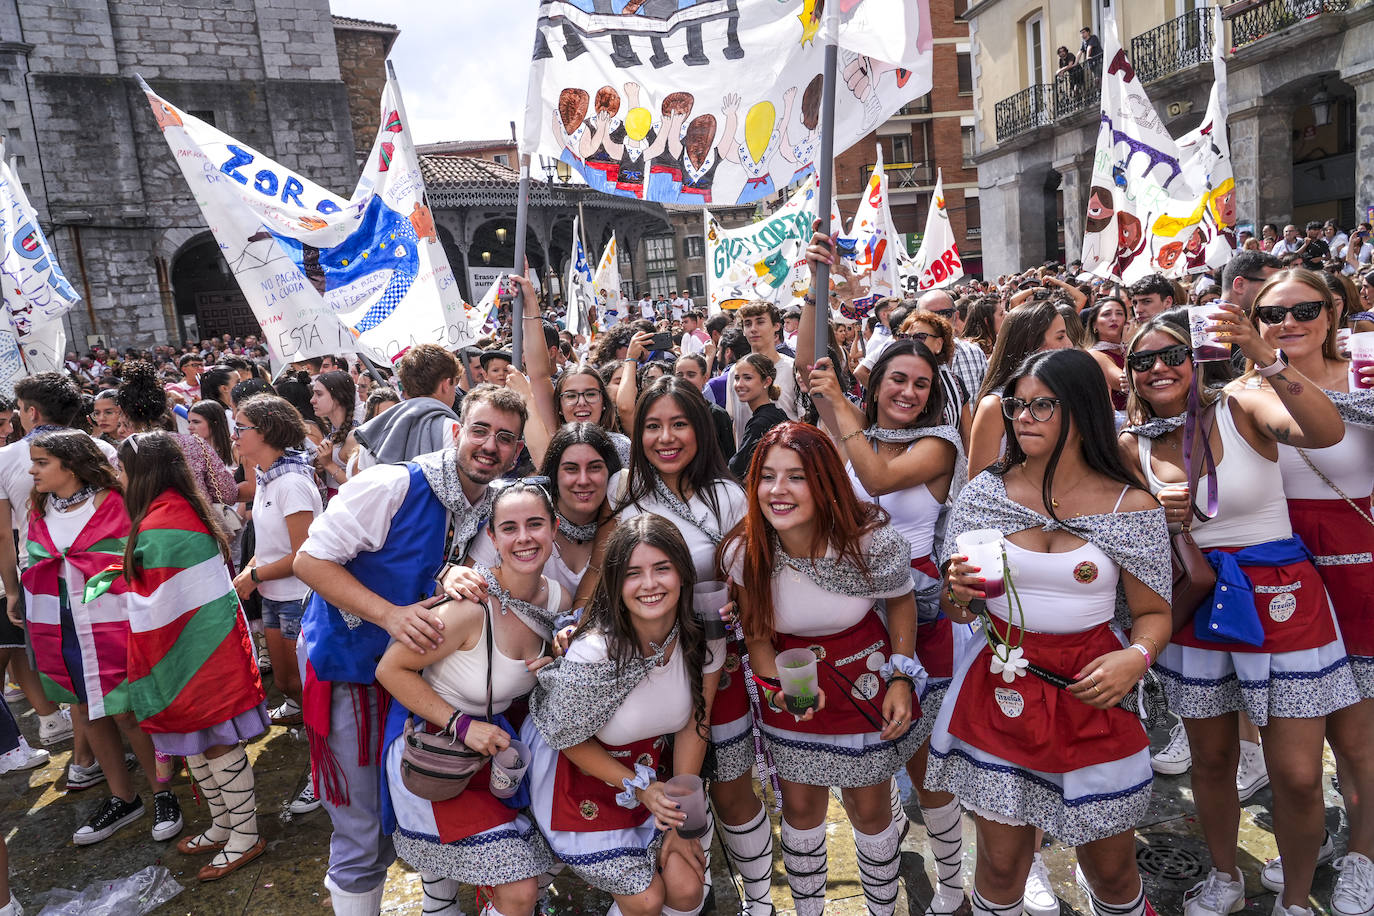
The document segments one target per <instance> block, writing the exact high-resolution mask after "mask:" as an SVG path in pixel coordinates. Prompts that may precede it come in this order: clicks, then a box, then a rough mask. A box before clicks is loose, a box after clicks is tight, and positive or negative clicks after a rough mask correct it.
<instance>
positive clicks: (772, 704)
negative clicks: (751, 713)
mask: <svg viewBox="0 0 1374 916" xmlns="http://www.w3.org/2000/svg"><path fill="white" fill-rule="evenodd" d="M781 692H782V691H781V690H773V689H771V688H765V689H764V691H763V702H764V703H766V704H768V708H769V709H771V710H773V712H778V713H780V712H782V711H783V708H782V707H781V706H779V705H778V704H777V702H776V700H777V699H778V694H779V693H781Z"/></svg>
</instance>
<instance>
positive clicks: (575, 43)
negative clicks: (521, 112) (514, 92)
mask: <svg viewBox="0 0 1374 916" xmlns="http://www.w3.org/2000/svg"><path fill="white" fill-rule="evenodd" d="M816 6H817V3H816V0H630V2H624V0H543V2H541V3H540V5H539V19H538V25H537V30H538V35H537V38H536V43H535V54H534V65H533V67H532V69H531V72H530V84H529V91H528V94H527V99H526V107H525V123H524V131H523V135H522V137H521V140H520V149H521V151H522V152H525V153H529V154H538V155H546V156H551V157H556V158H561V159H563V161H565V162H567V163H568V164H569V165H571V166H572V167H573V168H574V169H575V170H576V171H577V172H578V173H579V174H580V175H581V176H582V177H583V178H584V179H585V180H586V182H587V183H588V184H589V185H591V186H592V187H593V188H595V189H596V190H598V191H605V192H607V193H610V194H617V195H620V196H624V197H637V198H641V199H646V200H657V201H661V202H663V203H679V204H691V205H696V206H706V205H709V204H712V203H713V202H714V203H719V204H748V203H753V202H755V201H759V200H764V199H766V198H768V197H769V196H771V195H772V194H774V193H776V192H777V191H778V190H780V189H782V188H785V187H788V186H790V185H792V184H795V183H796V182H798V181H801V180H802V179H804V178H805V177H806V176H807V175H809V174H811V173H812V172H813V170H814V163H815V159H816V156H817V155H818V153H819V150H820V101H821V75H820V74H821V68H822V64H823V59H824V54H825V52H824V46H823V44H822V41H821V40H820V39H821V38H822V36H821V23H820V22H819V21H817V20H816V19H815V18H814V17H813V15H812V13H813V11H814V10H815V8H816ZM831 7H832V13H831V14H832V15H834V16H836V17H837V20H838V35H839V46H840V54H839V58H840V60H839V66H840V73H839V78H840V84H839V87H838V93H837V97H836V105H835V153H836V154H837V155H838V154H839V153H841V152H843V151H844V150H846V149H848V148H849V147H850V146H852V145H853V144H854V143H856V142H858V141H859V140H860V139H861V138H862V137H864V136H865V135H867V134H868V133H869V132H871V131H872V130H873V129H874V128H876V127H877V126H878V125H879V124H881V123H882V122H883V121H885V120H887V118H888V117H890V116H891V115H892V114H893V113H894V112H895V111H897V109H899V108H900V107H902V106H903V105H904V104H906V103H907V102H909V101H911V100H912V99H915V98H918V97H919V96H922V95H924V94H925V93H927V92H929V91H930V88H931V47H932V38H931V30H930V4H929V0H837V2H836V3H832V4H831ZM835 7H838V9H835ZM894 52H895V53H897V54H900V55H902V56H901V58H900V59H899V60H896V61H894V62H892V63H884V62H883V59H882V57H881V56H880V55H881V54H889V53H894Z"/></svg>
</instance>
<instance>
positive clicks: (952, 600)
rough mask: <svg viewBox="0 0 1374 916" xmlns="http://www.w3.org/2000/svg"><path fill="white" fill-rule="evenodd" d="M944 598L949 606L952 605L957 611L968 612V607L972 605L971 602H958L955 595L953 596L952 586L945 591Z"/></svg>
mask: <svg viewBox="0 0 1374 916" xmlns="http://www.w3.org/2000/svg"><path fill="white" fill-rule="evenodd" d="M945 598H946V600H948V601H949V603H950V604H952V605H954V606H955V607H957V608H958V609H959V610H961V611H967V610H968V609H969V608H970V607H972V605H973V602H971V601H970V602H968V603H964V602H963V601H960V600H959V599H958V598H957V597H956V596H955V594H954V586H952V585H951V586H949V587H948V588H946V589H945Z"/></svg>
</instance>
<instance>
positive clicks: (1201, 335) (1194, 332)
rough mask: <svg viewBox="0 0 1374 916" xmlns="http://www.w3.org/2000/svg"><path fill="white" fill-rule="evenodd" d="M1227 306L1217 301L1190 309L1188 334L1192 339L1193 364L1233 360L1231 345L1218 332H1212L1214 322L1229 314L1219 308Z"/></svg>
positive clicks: (1190, 307)
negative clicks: (1211, 327)
mask: <svg viewBox="0 0 1374 916" xmlns="http://www.w3.org/2000/svg"><path fill="white" fill-rule="evenodd" d="M1225 304H1226V303H1225V302H1223V301H1221V300H1217V301H1216V302H1209V303H1207V304H1206V305H1190V306H1189V307H1188V333H1189V335H1190V336H1191V338H1192V344H1193V362H1195V363H1205V362H1211V361H1213V360H1221V359H1230V358H1231V345H1230V344H1229V343H1227V342H1225V341H1223V340H1222V339H1221V338H1220V337H1218V336H1217V332H1216V331H1213V330H1210V325H1211V324H1212V322H1213V321H1216V320H1217V319H1218V318H1221V317H1223V316H1225V315H1226V314H1227V312H1226V310H1225V309H1221V308H1218V307H1217V306H1219V305H1225Z"/></svg>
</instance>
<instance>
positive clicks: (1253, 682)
mask: <svg viewBox="0 0 1374 916" xmlns="http://www.w3.org/2000/svg"><path fill="white" fill-rule="evenodd" d="M1218 308H1219V310H1220V313H1221V314H1222V317H1220V318H1217V319H1216V320H1214V322H1213V323H1212V325H1211V327H1212V328H1213V329H1214V330H1215V331H1216V332H1217V333H1219V334H1220V336H1221V340H1222V341H1223V342H1226V343H1230V344H1232V345H1234V346H1237V347H1239V348H1240V349H1241V351H1242V352H1243V353H1244V354H1245V356H1246V357H1247V359H1249V360H1250V361H1251V362H1252V363H1253V364H1254V365H1255V366H1256V367H1257V369H1256V371H1257V372H1258V373H1260V375H1262V376H1263V377H1265V378H1268V379H1269V380H1270V384H1271V385H1272V386H1273V392H1272V393H1271V392H1262V391H1247V390H1244V389H1239V390H1231V391H1228V392H1223V393H1221V394H1220V395H1218V394H1216V393H1215V392H1211V391H1205V392H1204V393H1203V395H1202V398H1201V400H1202V402H1203V403H1204V404H1210V405H1212V406H1213V409H1211V410H1209V411H1206V412H1205V414H1204V417H1203V419H1204V420H1206V425H1207V426H1208V427H1209V431H1208V436H1207V442H1208V443H1209V444H1210V446H1211V451H1212V454H1213V456H1214V462H1215V473H1212V474H1210V475H1209V474H1207V472H1206V467H1205V465H1204V473H1203V475H1202V476H1201V477H1200V478H1199V483H1198V490H1199V492H1198V493H1195V494H1189V493H1188V492H1187V489H1186V486H1185V484H1186V481H1187V472H1186V470H1185V466H1184V461H1183V458H1182V455H1183V446H1184V434H1185V428H1184V426H1185V424H1184V414H1185V411H1186V408H1187V405H1188V402H1189V390H1190V387H1191V386H1192V385H1193V383H1194V378H1193V376H1194V372H1200V371H1202V370H1201V367H1194V365H1193V362H1192V360H1191V359H1190V356H1191V348H1190V346H1189V332H1188V329H1187V326H1186V320H1187V319H1186V317H1185V316H1186V313H1185V312H1182V311H1181V310H1179V311H1177V312H1173V311H1171V312H1166V313H1164V314H1162V315H1159V316H1156V317H1155V318H1153V319H1151V320H1150V321H1149V322H1148V323H1147V324H1146V325H1145V326H1144V327H1142V328H1141V329H1140V331H1138V332H1137V333H1136V335H1135V337H1134V338H1132V340H1131V343H1130V346H1129V347H1128V349H1127V353H1126V366H1127V369H1128V370H1129V371H1130V383H1131V393H1130V401H1129V404H1128V406H1127V412H1128V413H1129V414H1130V421H1131V422H1132V423H1134V424H1136V425H1134V426H1131V427H1128V428H1127V429H1126V431H1124V432H1123V433H1122V436H1121V449H1122V457H1123V459H1124V460H1125V462H1126V464H1127V465H1128V466H1131V467H1133V468H1139V469H1140V475H1141V479H1142V480H1144V481H1145V483H1146V484H1147V485H1148V486H1149V488H1150V491H1151V492H1153V493H1155V494H1156V495H1158V496H1159V498H1160V502H1161V503H1163V504H1164V508H1165V510H1166V512H1167V514H1168V519H1169V523H1170V524H1171V525H1181V524H1182V523H1183V522H1184V521H1185V520H1186V519H1187V518H1188V517H1189V515H1190V514H1191V515H1193V516H1194V524H1193V526H1192V532H1193V539H1194V540H1195V541H1196V542H1197V545H1198V547H1200V548H1201V549H1202V550H1203V551H1204V552H1206V553H1209V554H1211V555H1212V556H1211V561H1212V563H1213V565H1214V566H1215V567H1219V570H1220V572H1219V575H1218V584H1217V589H1216V591H1215V592H1214V593H1213V596H1212V598H1211V599H1210V600H1209V601H1208V602H1206V603H1204V604H1203V605H1202V607H1201V608H1199V610H1198V611H1197V613H1196V614H1195V615H1194V616H1193V618H1192V619H1191V620H1190V621H1188V622H1187V623H1186V624H1183V625H1182V626H1180V627H1179V628H1178V629H1177V630H1176V632H1175V633H1174V635H1173V637H1172V640H1171V642H1170V645H1169V647H1168V648H1167V649H1165V650H1164V651H1163V652H1162V653H1161V654H1160V657H1159V663H1158V665H1157V666H1156V667H1157V670H1158V672H1159V676H1160V679H1161V680H1162V681H1163V682H1164V686H1165V689H1166V690H1167V691H1168V694H1169V705H1170V707H1171V708H1172V709H1173V711H1174V712H1176V713H1178V714H1179V716H1180V717H1182V719H1183V724H1184V728H1185V730H1186V731H1187V734H1188V744H1189V747H1190V748H1191V751H1192V757H1193V768H1192V787H1193V798H1194V801H1195V803H1196V805H1197V810H1198V816H1199V818H1200V820H1201V821H1202V826H1203V832H1204V834H1205V836H1206V837H1207V846H1208V850H1209V852H1210V853H1211V856H1212V870H1211V872H1210V873H1209V874H1208V876H1207V878H1206V879H1204V880H1203V881H1202V882H1200V883H1199V884H1198V885H1197V886H1196V887H1195V888H1194V889H1193V890H1192V891H1191V892H1190V893H1189V894H1188V896H1187V898H1186V899H1187V903H1186V906H1185V910H1184V912H1185V916H1215V914H1220V913H1227V912H1230V911H1231V910H1232V909H1233V908H1235V907H1237V906H1239V905H1240V901H1241V900H1243V898H1244V896H1245V885H1244V882H1243V880H1242V877H1241V875H1240V872H1239V869H1238V868H1237V862H1236V848H1237V847H1236V839H1237V831H1238V830H1239V820H1240V801H1239V798H1238V796H1237V793H1236V783H1235V777H1236V768H1237V762H1238V755H1239V740H1240V739H1239V734H1238V727H1239V725H1238V719H1239V716H1238V715H1237V713H1238V712H1239V711H1241V710H1244V711H1245V713H1246V715H1247V716H1248V717H1249V719H1250V721H1251V722H1254V723H1255V724H1256V725H1257V726H1259V728H1260V732H1261V734H1262V735H1263V736H1264V742H1263V750H1264V759H1265V765H1266V768H1267V770H1268V772H1269V779H1270V786H1271V787H1272V789H1273V793H1274V832H1275V839H1276V840H1277V843H1278V847H1279V852H1280V853H1281V855H1282V858H1283V866H1282V867H1283V871H1284V881H1285V887H1284V892H1283V894H1282V896H1281V898H1280V900H1279V906H1278V907H1276V910H1275V912H1278V913H1282V914H1284V916H1288V914H1290V913H1294V912H1296V913H1302V912H1305V910H1304V909H1303V907H1304V905H1305V904H1304V901H1306V900H1307V895H1308V893H1309V891H1310V889H1311V884H1312V873H1313V870H1314V869H1315V868H1316V860H1317V852H1318V849H1319V847H1320V846H1321V842H1322V833H1323V826H1322V801H1321V769H1322V762H1321V748H1322V740H1323V738H1324V737H1325V734H1326V717H1327V716H1328V715H1330V714H1331V713H1333V712H1335V711H1337V710H1339V709H1342V708H1344V707H1346V706H1350V705H1353V704H1354V703H1356V702H1357V701H1358V700H1359V693H1358V691H1357V690H1356V687H1355V681H1354V677H1353V675H1352V674H1351V671H1350V664H1349V662H1348V660H1347V658H1346V651H1345V645H1344V643H1343V642H1342V640H1341V636H1340V632H1339V630H1338V629H1337V627H1336V622H1335V619H1334V616H1333V614H1332V611H1331V606H1330V602H1329V600H1328V599H1327V596H1326V589H1325V587H1324V585H1323V584H1322V580H1321V576H1320V575H1319V574H1318V572H1317V569H1316V567H1315V566H1313V564H1312V562H1311V561H1310V560H1308V559H1307V554H1306V550H1305V548H1304V547H1303V546H1302V544H1301V542H1295V540H1294V539H1293V529H1292V525H1291V523H1290V522H1289V520H1288V506H1287V503H1286V501H1285V499H1284V490H1283V480H1282V476H1281V473H1280V471H1279V465H1278V458H1279V452H1278V446H1279V444H1281V443H1287V444H1289V445H1295V446H1298V447H1301V448H1304V449H1306V448H1325V447H1327V446H1331V445H1334V444H1336V443H1337V442H1338V441H1340V438H1341V435H1342V432H1343V431H1344V424H1343V423H1342V422H1341V417H1340V413H1339V412H1338V411H1337V410H1336V407H1335V405H1334V404H1332V403H1331V399H1330V398H1329V397H1327V396H1326V395H1325V394H1324V393H1323V392H1322V390H1321V387H1320V386H1319V385H1318V384H1316V383H1314V382H1313V381H1312V380H1310V379H1308V378H1307V377H1306V376H1305V375H1303V374H1302V373H1300V372H1298V371H1297V370H1296V369H1294V368H1292V367H1291V366H1287V365H1286V364H1284V363H1283V361H1282V359H1281V358H1280V355H1279V352H1278V351H1277V350H1276V349H1275V348H1274V347H1273V346H1272V345H1270V344H1268V343H1266V342H1265V341H1264V340H1262V339H1261V338H1260V336H1259V334H1258V333H1257V332H1256V330H1255V328H1254V326H1253V325H1251V324H1250V322H1249V321H1247V320H1246V319H1245V316H1244V314H1243V313H1242V312H1241V310H1240V308H1239V307H1237V306H1234V305H1230V304H1221V305H1218ZM1198 448H1201V443H1200V442H1199V444H1198ZM1195 460H1198V459H1195ZM1213 488H1215V489H1213ZM1209 491H1210V492H1215V493H1216V495H1217V504H1216V505H1217V509H1216V514H1215V515H1214V516H1213V517H1211V518H1207V517H1206V513H1207V511H1208V504H1209V502H1210V499H1209V496H1208V493H1209ZM1198 516H1200V517H1198ZM1250 590H1253V593H1252V594H1247V591H1250ZM1216 633H1224V634H1226V636H1222V637H1220V638H1219V637H1218V636H1217V635H1214V634H1216ZM1227 637H1230V638H1227ZM1283 907H1287V909H1283Z"/></svg>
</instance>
